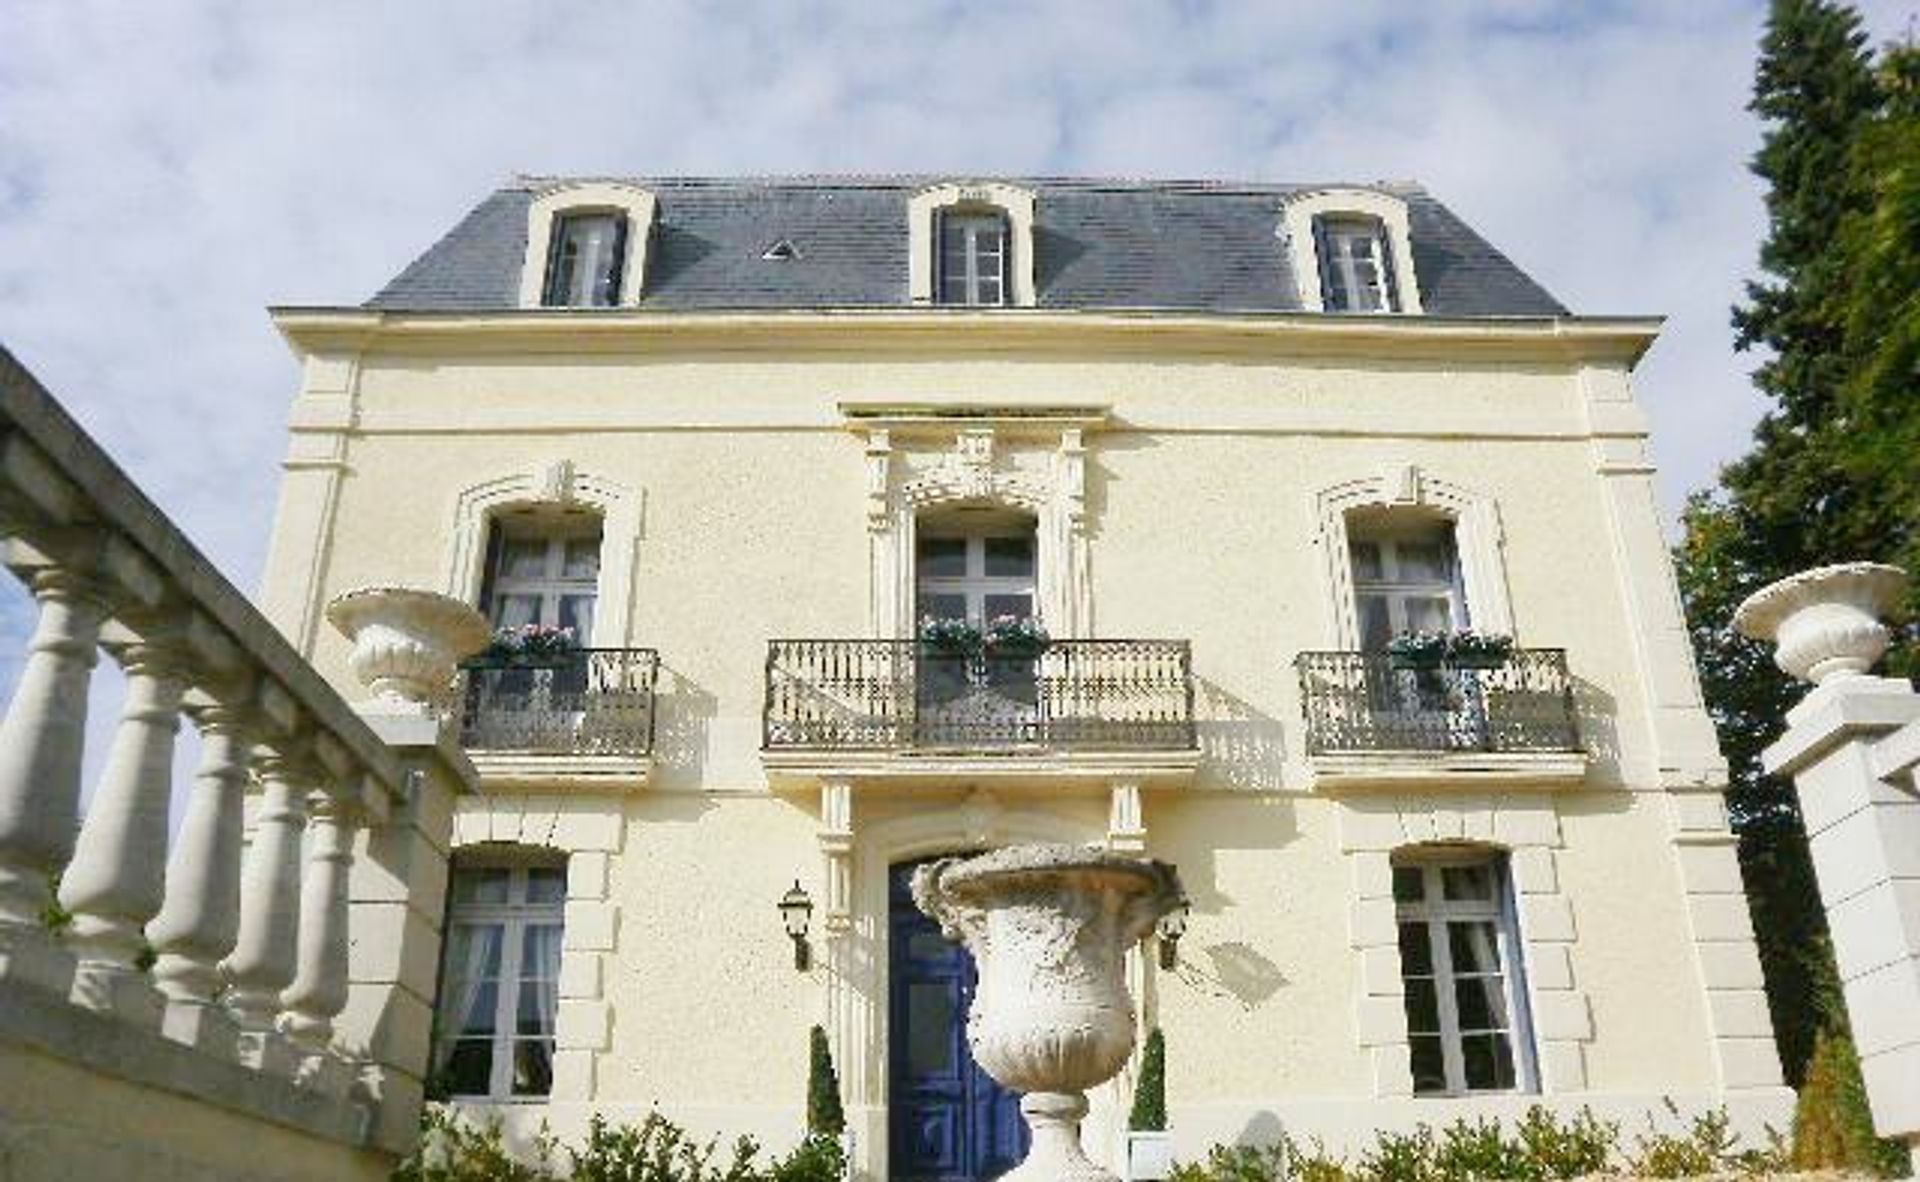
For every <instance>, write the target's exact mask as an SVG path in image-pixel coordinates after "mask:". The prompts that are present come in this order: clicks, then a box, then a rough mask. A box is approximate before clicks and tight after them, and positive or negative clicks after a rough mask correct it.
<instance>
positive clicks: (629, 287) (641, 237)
mask: <svg viewBox="0 0 1920 1182" xmlns="http://www.w3.org/2000/svg"><path fill="white" fill-rule="evenodd" d="M655 204H656V203H655V200H654V196H653V194H652V193H649V192H647V191H646V190H645V189H640V188H635V187H634V186H632V185H623V184H616V183H610V182H606V181H598V182H594V183H591V184H572V183H568V184H561V185H555V186H552V187H550V188H547V189H543V190H541V191H540V192H539V194H538V195H536V196H535V197H534V199H533V204H532V205H530V206H528V207H527V257H526V263H525V265H524V267H523V268H522V270H521V272H520V306H521V307H522V308H538V307H541V306H542V296H544V295H545V291H544V289H545V287H546V283H547V252H548V250H549V249H550V248H551V247H552V245H553V222H554V219H555V218H557V217H560V216H561V215H563V214H569V213H600V212H606V213H620V214H625V215H626V219H627V257H626V258H625V259H623V260H621V265H620V296H619V306H620V307H622V308H632V307H635V306H636V305H638V304H639V303H640V293H641V291H642V290H644V287H645V284H646V273H647V252H648V247H649V246H650V245H651V244H652V239H653V211H654V206H655Z"/></svg>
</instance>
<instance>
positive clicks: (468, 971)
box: [434, 862, 567, 1099]
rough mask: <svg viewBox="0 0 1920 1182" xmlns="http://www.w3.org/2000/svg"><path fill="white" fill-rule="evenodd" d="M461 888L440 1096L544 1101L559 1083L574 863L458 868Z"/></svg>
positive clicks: (439, 1067)
mask: <svg viewBox="0 0 1920 1182" xmlns="http://www.w3.org/2000/svg"><path fill="white" fill-rule="evenodd" d="M451 890H452V896H451V899H450V903H449V907H448V913H447V939H446V959H445V961H444V963H443V964H442V966H441V971H440V1004H439V1009H438V1011H437V1013H436V1014H435V1026H436V1029H437V1030H438V1037H437V1039H436V1040H435V1046H434V1083H435V1092H436V1094H439V1095H443V1096H447V1097H472V1098H492V1099H511V1098H513V1097H519V1096H544V1095H546V1094H547V1092H548V1090H549V1088H550V1087H551V1086H552V1082H553V1015H554V1009H555V1005H556V1003H557V1001H558V994H559V980H560V933H561V930H562V927H561V914H562V909H563V907H564V906H565V903H566V896H567V870H566V867H565V865H563V864H560V863H557V862H555V863H536V864H528V865H499V866H463V867H456V868H455V870H454V872H453V877H452V884H451Z"/></svg>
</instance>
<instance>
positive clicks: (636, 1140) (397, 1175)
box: [392, 1105, 846, 1182]
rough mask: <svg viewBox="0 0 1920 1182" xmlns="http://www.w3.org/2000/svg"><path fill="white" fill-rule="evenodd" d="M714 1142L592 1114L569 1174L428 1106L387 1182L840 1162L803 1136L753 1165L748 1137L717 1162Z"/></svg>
mask: <svg viewBox="0 0 1920 1182" xmlns="http://www.w3.org/2000/svg"><path fill="white" fill-rule="evenodd" d="M717 1144H718V1142H717V1140H713V1141H707V1142H705V1143H701V1142H699V1141H696V1140H694V1139H693V1138H692V1137H691V1136H689V1135H688V1134H687V1133H686V1132H685V1130H683V1129H681V1128H680V1126H678V1125H676V1124H674V1123H673V1122H672V1121H670V1120H668V1119H666V1118H665V1117H663V1116H661V1115H660V1114H659V1113H657V1112H653V1113H648V1114H647V1118H646V1119H645V1120H643V1121H641V1122H640V1124H639V1125H638V1126H634V1125H614V1124H609V1123H608V1122H607V1120H606V1119H605V1118H604V1117H602V1116H599V1115H598V1114H596V1115H595V1116H594V1117H593V1118H592V1119H591V1120H590V1121H589V1122H588V1125H587V1141H586V1144H585V1145H583V1146H581V1147H580V1148H578V1149H569V1150H568V1151H567V1156H568V1158H569V1159H570V1168H569V1169H568V1171H567V1172H566V1173H565V1174H556V1173H554V1172H553V1168H552V1159H553V1142H552V1140H551V1139H550V1138H548V1137H547V1136H545V1135H544V1133H543V1134H542V1135H541V1136H540V1137H539V1138H537V1139H536V1140H535V1143H534V1155H533V1156H534V1160H533V1161H532V1162H525V1161H521V1160H519V1159H517V1158H516V1157H515V1155H514V1154H513V1153H512V1152H510V1151H509V1150H508V1149H507V1147H506V1143H505V1139H504V1138H503V1137H502V1135H501V1132H500V1122H499V1121H498V1120H497V1119H496V1120H494V1121H491V1122H488V1123H485V1124H479V1125H475V1124H472V1123H470V1122H467V1121H463V1120H461V1119H460V1118H459V1117H458V1116H457V1115H455V1114H454V1113H452V1111H451V1110H449V1109H446V1108H443V1107H441V1106H439V1105H429V1106H428V1107H427V1109H426V1112H425V1113H424V1114H423V1115H422V1117H421V1122H420V1141H419V1144H418V1145H416V1146H415V1147H414V1151H413V1153H411V1154H409V1155H408V1156H407V1158H406V1160H405V1161H402V1162H401V1163H400V1165H399V1166H398V1167H396V1168H395V1170H394V1172H393V1175H392V1182H840V1179H841V1178H842V1176H843V1175H844V1173H845V1169H846V1159H845V1157H844V1155H843V1154H842V1153H841V1150H840V1142H839V1141H838V1140H836V1139H835V1138H833V1137H828V1136H809V1137H808V1138H806V1140H804V1141H802V1142H801V1143H800V1145H799V1146H797V1147H796V1148H795V1149H794V1151H793V1152H792V1153H789V1154H788V1155H786V1156H785V1157H782V1158H777V1159H775V1160H773V1161H770V1162H764V1163H763V1162H762V1161H761V1160H760V1146H759V1145H758V1144H757V1143H755V1142H754V1140H753V1138H751V1137H741V1138H739V1139H737V1140H735V1141H734V1143H733V1150H732V1153H731V1155H730V1156H729V1157H728V1158H727V1159H726V1160H725V1161H724V1163H722V1162H720V1161H719V1160H718V1155H717V1152H716V1145H717Z"/></svg>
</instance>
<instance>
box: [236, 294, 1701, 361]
mask: <svg viewBox="0 0 1920 1182" xmlns="http://www.w3.org/2000/svg"><path fill="white" fill-rule="evenodd" d="M271 312H272V316H273V321H274V325H275V327H277V328H278V329H279V330H280V332H281V335H283V336H284V337H286V339H287V342H288V343H289V344H290V345H291V346H293V348H294V349H295V351H296V352H299V353H302V354H305V353H314V352H336V351H344V352H357V351H363V350H376V349H377V350H388V349H391V350H394V351H414V350H425V351H433V350H445V349H459V350H461V351H467V352H516V351H518V352H535V353H538V352H568V353H577V352H581V351H590V352H601V353H609V352H612V353H617V352H622V351H631V350H646V351H648V352H656V351H659V350H661V349H672V348H689V349H697V348H711V347H713V346H716V345H719V346H724V347H725V348H726V349H727V351H728V352H730V353H736V354H737V353H741V352H758V353H768V352H788V351H793V352H836V351H846V350H858V351H862V352H869V351H874V350H885V349H890V348H896V349H904V350H912V351H917V352H924V351H925V350H927V349H929V348H938V349H940V350H943V351H949V352H959V353H966V352H979V351H1004V350H1007V349H1025V350H1031V351H1033V352H1036V353H1047V352H1080V351H1085V350H1089V349H1098V350H1102V351H1126V352H1128V353H1131V354H1135V355H1138V354H1157V353H1203V354H1210V355H1221V354H1230V355H1241V356H1261V355H1278V356H1286V355H1295V356H1303V355H1304V356H1353V357H1376V358H1378V357H1387V356H1394V357H1406V356H1421V355H1427V356H1434V355H1439V356H1447V357H1461V358H1468V357H1486V358H1498V359H1510V360H1535V361H1547V362H1561V363H1572V362H1585V361H1599V362H1609V361H1610V362H1615V363H1624V364H1627V365H1633V364H1635V363H1637V362H1638V361H1639V359H1640V358H1641V356H1642V355H1644V354H1645V353H1646V351H1647V349H1648V348H1649V347H1650V346H1651V345H1652V344H1653V342H1654V340H1655V338H1656V337H1657V336H1658V335H1659V332H1660V327H1661V325H1662V324H1663V323H1664V321H1663V320H1662V319H1661V318H1660V317H1646V316H1617V317H1616V316H1565V317H1475V318H1471V319H1467V318H1447V317H1437V316H1418V317H1414V316H1346V315H1341V316H1330V315H1326V314H1323V313H1299V312H1294V313H1261V314H1247V315H1221V314H1210V313H1208V314H1202V313H1186V312H1065V311H1058V310H1053V309H1047V310H1040V309H1018V308H996V309H993V310H990V311H979V312H965V311H959V310H954V309H916V310H899V309H832V310H808V311H781V312H677V311H676V312H664V311H655V310H650V309H636V310H626V309H618V310H615V309H608V310H593V311H588V310H581V309H555V310H551V311H548V310H521V311H493V312H384V311H375V310H368V309H364V308H325V307H283V308H274V309H272V310H271Z"/></svg>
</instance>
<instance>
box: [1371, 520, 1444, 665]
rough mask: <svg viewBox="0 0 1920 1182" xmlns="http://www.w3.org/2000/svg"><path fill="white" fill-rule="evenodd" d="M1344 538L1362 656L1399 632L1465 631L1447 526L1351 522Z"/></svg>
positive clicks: (1377, 650)
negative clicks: (1346, 540)
mask: <svg viewBox="0 0 1920 1182" xmlns="http://www.w3.org/2000/svg"><path fill="white" fill-rule="evenodd" d="M1347 538H1348V542H1347V545H1348V559H1349V562H1350V564H1351V567H1352V570H1353V601H1354V602H1353V607H1354V618H1355V621H1356V623H1357V624H1358V625H1359V632H1360V637H1359V639H1360V650H1361V651H1362V652H1369V653H1377V652H1381V651H1384V650H1385V649H1386V647H1387V642H1388V641H1390V640H1392V639H1393V637H1394V636H1395V635H1397V634H1399V633H1401V632H1446V631H1451V630H1454V629H1457V628H1463V627H1465V626H1466V624H1467V604H1466V594H1465V591H1464V590H1463V588H1462V587H1461V582H1460V562H1459V558H1458V555H1457V553H1456V551H1455V547H1454V541H1453V526H1452V525H1451V524H1450V523H1446V522H1422V523H1418V524H1394V523H1391V522H1385V521H1355V522H1350V523H1349V526H1348V533H1347Z"/></svg>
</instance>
